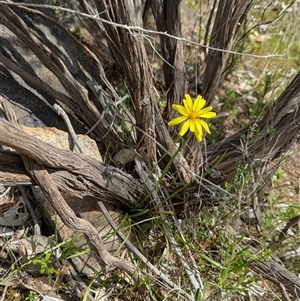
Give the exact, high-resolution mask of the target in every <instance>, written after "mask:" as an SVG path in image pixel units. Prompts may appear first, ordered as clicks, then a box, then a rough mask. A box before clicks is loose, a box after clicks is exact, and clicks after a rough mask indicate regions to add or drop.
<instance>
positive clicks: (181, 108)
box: [172, 104, 189, 116]
mask: <svg viewBox="0 0 300 301" xmlns="http://www.w3.org/2000/svg"><path fill="white" fill-rule="evenodd" d="M172 109H174V110H176V111H177V112H179V113H180V114H181V115H184V116H189V112H188V110H187V109H186V108H185V107H184V106H181V105H175V104H174V105H172Z"/></svg>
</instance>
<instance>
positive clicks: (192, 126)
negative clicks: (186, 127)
mask: <svg viewBox="0 0 300 301" xmlns="http://www.w3.org/2000/svg"><path fill="white" fill-rule="evenodd" d="M190 131H191V132H193V133H194V132H195V120H191V121H190Z"/></svg>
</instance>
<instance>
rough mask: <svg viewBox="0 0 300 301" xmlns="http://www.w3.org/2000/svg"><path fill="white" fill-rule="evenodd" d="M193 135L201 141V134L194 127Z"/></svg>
mask: <svg viewBox="0 0 300 301" xmlns="http://www.w3.org/2000/svg"><path fill="white" fill-rule="evenodd" d="M195 136H196V139H197V141H198V142H200V141H202V138H203V135H202V134H201V133H200V132H199V131H198V130H197V129H196V131H195Z"/></svg>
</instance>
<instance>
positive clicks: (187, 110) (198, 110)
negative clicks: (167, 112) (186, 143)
mask: <svg viewBox="0 0 300 301" xmlns="http://www.w3.org/2000/svg"><path fill="white" fill-rule="evenodd" d="M184 97H185V98H184V99H183V106H182V105H178V104H173V105H172V108H173V109H174V110H176V111H177V112H179V113H180V114H181V116H179V117H176V118H174V119H172V120H171V121H169V123H168V125H169V126H173V125H178V124H180V123H182V122H184V123H183V125H182V126H181V128H180V131H179V135H180V136H183V135H184V134H185V133H186V132H187V131H188V130H190V131H191V132H192V133H194V134H195V137H196V139H197V141H202V139H203V129H204V130H205V131H206V132H207V133H209V134H210V129H209V126H208V124H207V122H206V121H204V120H203V119H206V118H207V119H209V118H214V117H216V115H217V113H216V112H213V111H212V109H213V108H212V106H208V107H206V108H204V106H205V104H206V100H205V99H204V98H203V97H202V96H201V95H198V96H197V97H196V99H195V101H193V100H192V98H191V96H190V95H189V94H185V95H184Z"/></svg>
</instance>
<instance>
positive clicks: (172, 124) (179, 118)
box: [168, 116, 188, 126]
mask: <svg viewBox="0 0 300 301" xmlns="http://www.w3.org/2000/svg"><path fill="white" fill-rule="evenodd" d="M187 119H188V118H187V117H186V116H179V117H176V118H174V119H172V120H170V121H169V122H168V126H174V125H177V124H179V123H181V122H183V121H185V120H187Z"/></svg>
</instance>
